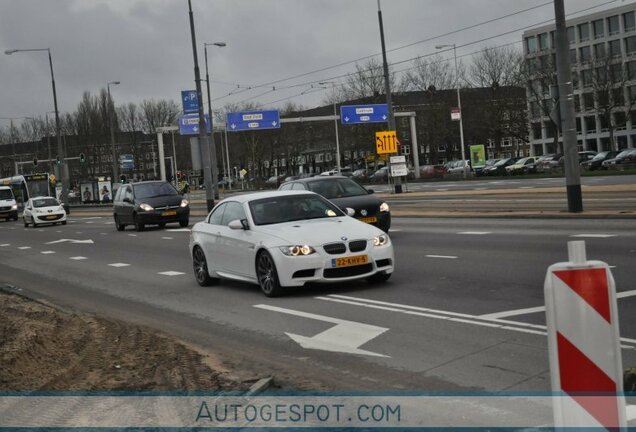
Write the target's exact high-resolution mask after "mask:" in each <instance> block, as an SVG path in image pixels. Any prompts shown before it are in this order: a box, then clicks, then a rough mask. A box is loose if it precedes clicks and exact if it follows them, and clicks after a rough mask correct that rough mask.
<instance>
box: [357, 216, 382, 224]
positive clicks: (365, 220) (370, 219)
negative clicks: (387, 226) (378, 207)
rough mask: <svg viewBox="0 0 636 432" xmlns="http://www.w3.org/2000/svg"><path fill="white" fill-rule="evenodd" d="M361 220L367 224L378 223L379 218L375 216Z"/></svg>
mask: <svg viewBox="0 0 636 432" xmlns="http://www.w3.org/2000/svg"><path fill="white" fill-rule="evenodd" d="M360 220H361V221H362V222H366V223H376V222H377V221H378V218H377V217H375V216H369V217H361V218H360Z"/></svg>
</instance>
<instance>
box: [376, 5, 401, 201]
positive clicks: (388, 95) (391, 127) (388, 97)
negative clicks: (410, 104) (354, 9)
mask: <svg viewBox="0 0 636 432" xmlns="http://www.w3.org/2000/svg"><path fill="white" fill-rule="evenodd" d="M378 21H379V23H380V42H381V44H382V66H383V69H384V91H385V93H386V105H387V108H388V110H389V130H392V131H394V130H395V116H394V115H393V103H392V102H391V83H390V82H389V64H388V63H387V60H386V46H385V44H384V25H383V24H382V10H381V8H380V0H378ZM399 153H400V149H399V148H398V154H399ZM395 193H396V194H399V193H402V179H401V178H400V177H396V178H395Z"/></svg>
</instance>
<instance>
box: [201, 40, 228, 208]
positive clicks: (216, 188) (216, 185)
mask: <svg viewBox="0 0 636 432" xmlns="http://www.w3.org/2000/svg"><path fill="white" fill-rule="evenodd" d="M208 45H214V46H217V47H220V48H222V47H224V46H226V45H227V44H226V43H225V42H211V43H203V52H204V53H205V84H206V87H207V93H208V114H209V115H210V134H209V135H208V136H209V137H210V138H209V139H210V143H211V145H212V149H214V153H213V154H212V155H211V156H212V173H213V175H212V177H213V179H214V198H215V199H218V198H219V182H218V167H217V161H216V145H215V143H214V128H213V127H212V101H211V100H210V74H209V72H208ZM222 146H223V145H221V147H222ZM222 162H223V160H222V159H221V163H222Z"/></svg>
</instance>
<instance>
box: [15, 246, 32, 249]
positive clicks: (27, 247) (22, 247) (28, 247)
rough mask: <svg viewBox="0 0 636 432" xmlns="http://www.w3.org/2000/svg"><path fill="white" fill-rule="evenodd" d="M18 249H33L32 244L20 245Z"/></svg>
mask: <svg viewBox="0 0 636 432" xmlns="http://www.w3.org/2000/svg"><path fill="white" fill-rule="evenodd" d="M18 249H20V250H26V249H31V246H19V247H18Z"/></svg>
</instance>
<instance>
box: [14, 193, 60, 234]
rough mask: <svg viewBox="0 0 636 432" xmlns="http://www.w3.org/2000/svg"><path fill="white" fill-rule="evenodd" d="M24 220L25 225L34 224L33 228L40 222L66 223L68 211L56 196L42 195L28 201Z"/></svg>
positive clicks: (23, 215) (25, 206)
mask: <svg viewBox="0 0 636 432" xmlns="http://www.w3.org/2000/svg"><path fill="white" fill-rule="evenodd" d="M22 220H23V222H24V226H25V227H28V226H29V225H30V224H33V228H35V227H37V226H38V225H40V224H52V225H55V224H57V223H61V224H62V225H66V212H65V211H64V207H62V204H60V202H59V201H58V200H56V199H55V198H53V197H44V196H40V197H35V198H31V199H30V200H28V201H27V202H26V204H25V205H24V211H23V212H22Z"/></svg>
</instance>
